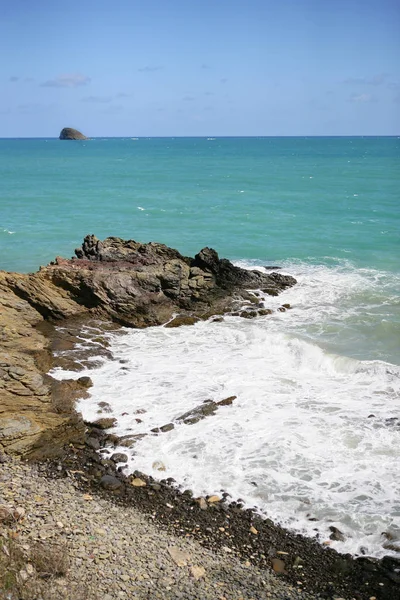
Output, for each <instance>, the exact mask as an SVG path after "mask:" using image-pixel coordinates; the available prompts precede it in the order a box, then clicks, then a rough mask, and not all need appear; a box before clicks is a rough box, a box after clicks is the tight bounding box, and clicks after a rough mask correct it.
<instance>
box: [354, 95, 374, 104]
mask: <svg viewBox="0 0 400 600" xmlns="http://www.w3.org/2000/svg"><path fill="white" fill-rule="evenodd" d="M349 100H350V102H357V103H365V102H375V101H376V98H375V96H373V95H372V94H352V95H351V96H350V99H349Z"/></svg>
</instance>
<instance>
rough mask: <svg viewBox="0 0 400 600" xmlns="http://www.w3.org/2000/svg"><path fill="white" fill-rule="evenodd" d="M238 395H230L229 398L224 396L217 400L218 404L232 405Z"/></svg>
mask: <svg viewBox="0 0 400 600" xmlns="http://www.w3.org/2000/svg"><path fill="white" fill-rule="evenodd" d="M236 398H237V396H229V398H224V400H220V401H219V402H217V406H230V405H231V404H232V403H233V401H234V400H236Z"/></svg>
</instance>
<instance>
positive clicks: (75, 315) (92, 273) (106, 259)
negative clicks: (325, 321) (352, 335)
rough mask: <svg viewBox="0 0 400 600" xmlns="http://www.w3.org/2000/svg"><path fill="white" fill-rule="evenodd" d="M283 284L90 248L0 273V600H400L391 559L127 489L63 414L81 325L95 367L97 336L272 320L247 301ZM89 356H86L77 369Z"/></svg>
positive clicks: (232, 270)
mask: <svg viewBox="0 0 400 600" xmlns="http://www.w3.org/2000/svg"><path fill="white" fill-rule="evenodd" d="M295 283H296V282H295V280H294V279H293V278H292V277H289V276H284V275H282V274H280V273H277V272H272V273H269V274H268V275H266V274H262V273H261V272H259V271H247V270H243V269H239V268H237V267H235V266H234V265H232V264H231V263H230V262H229V261H227V260H225V259H219V257H218V255H217V254H216V252H215V251H214V250H211V249H209V248H205V249H203V250H202V251H200V252H199V254H197V255H196V256H195V257H194V258H189V257H185V256H182V255H181V254H180V253H179V252H177V251H176V250H173V249H170V248H168V247H166V246H164V245H162V244H154V243H150V244H140V243H138V242H135V241H133V240H130V241H123V240H120V239H119V238H107V239H106V240H104V241H100V240H98V239H97V238H95V237H94V236H87V237H86V238H85V240H84V242H83V244H82V247H81V248H79V249H77V250H76V252H75V257H74V258H72V259H63V258H59V257H58V258H56V260H55V261H54V262H53V263H51V264H50V265H48V266H47V267H42V268H41V269H40V270H39V271H38V272H37V273H35V274H26V275H21V274H16V273H6V272H0V460H1V464H0V505H1V506H0V534H1V535H0V547H1V548H0V556H1V559H0V577H2V583H3V585H5V584H4V582H5V581H6V582H8V583H7V585H8V586H9V587H8V590H9V591H8V592H7V594H8V595H4V593H3V596H1V592H0V598H2V597H4V598H7V600H14V599H16V598H21V599H25V598H26V599H28V600H29V599H30V600H33V598H43V600H46V599H49V600H50V599H55V598H71V600H72V598H74V599H76V600H79V599H80V598H82V599H83V598H87V599H88V600H89V599H92V598H93V599H95V598H96V599H99V600H102V599H106V600H110V599H114V598H124V597H125V598H158V597H160V598H161V597H162V598H171V599H172V598H188V599H190V598H193V599H196V598H199V599H207V598H218V599H220V600H224V599H226V600H233V599H235V600H236V599H237V600H239V599H240V598H242V599H243V600H244V599H246V600H247V599H249V600H250V598H254V599H257V600H258V599H261V598H277V599H278V600H279V599H280V598H282V599H284V598H285V599H288V598H293V599H295V598H304V599H305V600H306V599H309V598H344V599H346V600H350V599H351V598H355V599H356V600H370V599H372V598H376V599H381V600H392V599H393V600H395V599H396V598H398V597H400V593H399V590H400V560H399V559H396V558H391V557H386V558H385V559H383V560H382V561H376V560H372V559H369V558H367V557H361V558H359V559H357V560H354V559H352V558H351V557H350V556H342V555H339V554H338V553H336V552H335V551H333V550H331V549H330V548H329V547H322V546H321V545H320V544H318V543H317V542H316V541H315V540H311V539H305V538H303V537H302V536H300V535H296V534H293V533H290V532H288V531H286V530H284V529H282V528H280V527H279V526H277V525H275V524H274V523H272V522H271V521H269V520H268V519H261V518H260V517H259V516H257V515H256V514H255V513H254V512H253V511H249V510H243V507H242V506H241V504H240V502H229V497H228V496H227V495H225V494H222V495H221V497H211V498H207V497H206V498H193V497H192V494H191V492H190V490H187V491H184V492H180V491H179V490H177V489H175V487H174V486H173V481H170V480H167V481H163V480H161V481H155V480H153V479H152V478H151V477H147V476H146V475H145V474H143V473H138V472H135V473H134V474H133V475H131V476H129V477H125V476H124V475H123V469H121V468H118V466H117V459H118V457H115V456H114V457H113V456H112V454H111V452H110V448H111V449H112V446H113V444H114V445H115V446H118V445H119V444H120V440H118V439H113V438H112V436H111V435H110V434H108V433H107V430H106V429H104V427H106V426H107V424H106V423H103V425H99V424H89V423H84V422H83V421H82V418H81V416H80V415H79V414H77V413H76V411H75V408H74V404H75V400H76V399H77V398H79V397H83V396H85V394H88V393H89V392H88V388H89V387H90V385H91V382H90V379H89V378H88V377H79V373H77V378H76V379H74V380H66V381H65V380H64V381H56V380H54V379H53V378H52V377H50V376H49V375H47V372H48V371H49V369H50V368H51V367H52V366H54V365H55V364H59V365H63V361H67V362H68V361H69V364H68V366H69V367H70V366H71V355H72V356H73V355H74V349H75V347H76V341H77V339H78V335H79V332H82V329H83V328H85V327H87V325H88V323H90V322H96V323H100V324H101V327H100V332H99V333H97V334H96V335H98V340H97V342H98V343H97V342H96V343H97V347H96V352H97V353H98V351H99V347H100V348H102V351H103V352H104V353H105V355H107V344H106V343H103V342H104V338H102V332H104V331H107V330H109V329H115V328H118V327H119V326H120V325H125V326H130V327H146V326H149V325H160V324H164V323H166V322H168V324H169V326H181V325H190V324H191V323H194V322H196V321H197V320H199V319H223V316H224V314H227V313H228V314H235V315H238V316H240V317H243V318H254V317H257V315H259V314H260V315H266V314H268V313H269V312H270V311H268V309H265V308H264V306H263V305H262V304H260V303H259V300H258V298H257V290H262V291H263V293H264V294H265V293H267V294H271V295H277V294H279V292H280V291H281V290H283V289H285V288H286V287H289V286H291V285H294V284H295ZM287 308H290V307H288V306H287V305H286V306H285V305H283V306H282V307H281V310H286V309H287ZM60 325H62V327H60ZM92 339H93V335H92ZM99 344H100V345H99ZM85 352H86V355H85ZM56 355H57V357H56ZM68 355H70V357H69V358H68ZM88 358H90V344H89V345H88V348H87V349H86V350H85V351H84V355H83V356H80V359H79V364H80V365H82V364H84V361H85V360H87V359H88ZM233 400H234V398H229V399H226V401H229V402H232V401H233ZM223 402H225V400H224V401H223ZM214 404H215V406H214ZM218 404H219V403H213V405H212V406H211V404H207V405H204V406H200V407H196V410H195V411H194V412H193V413H192V412H191V413H190V414H185V415H182V417H181V418H182V421H183V422H185V423H186V422H188V423H190V422H194V421H193V419H198V418H203V417H205V416H208V415H210V414H211V415H212V414H213V412H215V410H217V409H218ZM160 425H161V428H160V429H161V431H162V428H163V426H164V425H162V424H160ZM168 425H169V424H165V426H168ZM99 449H103V452H102V453H99V452H98V450H99ZM104 450H105V451H104ZM111 451H112V450H111ZM119 458H121V457H119ZM26 459H29V460H32V459H36V460H39V461H40V462H39V463H35V464H27V463H25V460H26ZM57 548H58V549H59V551H57ZM46 553H47V554H46ZM35 556H36V557H38V556H39V557H42V560H41V561H40V560H38V559H37V558H35ZM55 556H58V557H60V556H65V561H61V562H57V561H55ZM52 563H55V564H54V565H53V567H51V568H50V567H49V566H47V567H45V566H44V565H46V564H47V565H49V564H52ZM46 568H47V570H48V571H50V572H46ZM13 586H14V587H13ZM10 590H11V591H10ZM12 594H14V595H12ZM29 594H31V595H29Z"/></svg>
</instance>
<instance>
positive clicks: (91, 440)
mask: <svg viewBox="0 0 400 600" xmlns="http://www.w3.org/2000/svg"><path fill="white" fill-rule="evenodd" d="M86 444H87V445H88V446H89V448H92V450H100V447H101V446H100V442H99V439H98V438H96V437H88V438H87V439H86Z"/></svg>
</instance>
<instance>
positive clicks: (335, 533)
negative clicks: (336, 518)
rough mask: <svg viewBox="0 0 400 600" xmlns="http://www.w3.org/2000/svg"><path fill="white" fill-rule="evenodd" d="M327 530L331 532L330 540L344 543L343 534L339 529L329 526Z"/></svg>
mask: <svg viewBox="0 0 400 600" xmlns="http://www.w3.org/2000/svg"><path fill="white" fill-rule="evenodd" d="M329 530H330V531H331V532H332V533H331V535H330V536H329V539H330V540H334V541H335V542H344V541H345V539H346V538H345V536H344V534H343V533H342V532H341V531H340V529H338V528H337V527H334V526H333V525H331V526H330V527H329Z"/></svg>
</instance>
